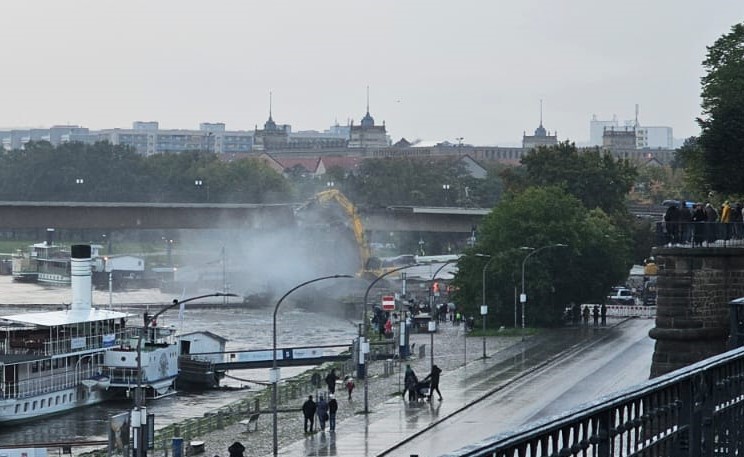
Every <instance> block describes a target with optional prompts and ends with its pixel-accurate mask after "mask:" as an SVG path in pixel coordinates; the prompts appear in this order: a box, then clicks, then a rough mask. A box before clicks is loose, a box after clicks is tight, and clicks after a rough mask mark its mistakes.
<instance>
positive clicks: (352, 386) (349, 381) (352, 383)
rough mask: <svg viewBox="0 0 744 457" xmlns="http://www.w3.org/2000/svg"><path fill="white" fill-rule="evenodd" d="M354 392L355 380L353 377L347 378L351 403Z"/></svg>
mask: <svg viewBox="0 0 744 457" xmlns="http://www.w3.org/2000/svg"><path fill="white" fill-rule="evenodd" d="M353 391H354V378H352V377H351V376H347V377H346V392H348V393H349V401H351V393H352V392H353Z"/></svg>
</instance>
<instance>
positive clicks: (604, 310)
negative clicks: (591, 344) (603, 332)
mask: <svg viewBox="0 0 744 457" xmlns="http://www.w3.org/2000/svg"><path fill="white" fill-rule="evenodd" d="M599 315H600V316H601V317H602V325H607V305H605V304H604V303H602V307H601V308H600V309H599Z"/></svg>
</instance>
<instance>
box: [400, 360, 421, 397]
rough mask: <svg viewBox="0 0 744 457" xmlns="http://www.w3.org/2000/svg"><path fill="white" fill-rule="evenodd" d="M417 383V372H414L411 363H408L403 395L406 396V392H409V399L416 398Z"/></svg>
mask: <svg viewBox="0 0 744 457" xmlns="http://www.w3.org/2000/svg"><path fill="white" fill-rule="evenodd" d="M416 384H418V378H417V377H416V373H414V372H413V368H411V365H406V375H405V377H404V378H403V386H404V387H403V397H404V398H405V395H406V392H408V401H415V400H416Z"/></svg>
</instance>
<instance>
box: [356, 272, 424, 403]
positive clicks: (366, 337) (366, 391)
mask: <svg viewBox="0 0 744 457" xmlns="http://www.w3.org/2000/svg"><path fill="white" fill-rule="evenodd" d="M421 265H422V264H420V263H414V264H413V265H406V266H403V267H398V268H393V269H392V270H388V271H386V272H385V273H383V274H381V275H380V276H378V277H376V278H375V279H374V280H373V281H372V282H371V283H369V286H367V290H366V291H364V314H363V315H362V322H363V323H364V341H369V322H368V320H367V298H368V297H369V291H370V290H372V287H374V285H375V284H377V282H378V281H380V279H382V278H384V277H385V276H388V275H390V274H393V273H395V272H397V271H400V270H405V269H407V268H413V267H420V266H421ZM362 345H363V342H360V348H359V356H360V360H361V362H362V365H364V368H363V370H364V414H368V413H369V384H368V383H367V378H368V376H367V361H366V360H364V350H363V349H362Z"/></svg>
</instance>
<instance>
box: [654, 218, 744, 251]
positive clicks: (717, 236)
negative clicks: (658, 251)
mask: <svg viewBox="0 0 744 457" xmlns="http://www.w3.org/2000/svg"><path fill="white" fill-rule="evenodd" d="M656 246H675V247H727V246H744V223H742V222H657V223H656Z"/></svg>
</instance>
